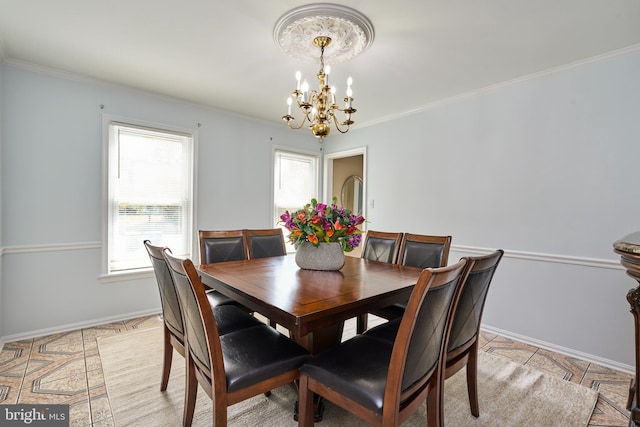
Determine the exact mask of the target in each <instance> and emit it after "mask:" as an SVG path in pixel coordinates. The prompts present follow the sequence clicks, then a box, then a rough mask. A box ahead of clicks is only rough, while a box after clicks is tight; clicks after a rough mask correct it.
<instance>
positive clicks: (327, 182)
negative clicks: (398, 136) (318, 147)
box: [323, 147, 367, 256]
mask: <svg viewBox="0 0 640 427" xmlns="http://www.w3.org/2000/svg"><path fill="white" fill-rule="evenodd" d="M323 176H324V191H323V193H324V198H325V200H326V201H327V202H326V203H330V202H331V201H332V200H333V198H334V197H335V198H337V199H338V205H340V206H345V207H350V208H351V207H360V208H361V213H360V214H361V215H362V216H363V217H365V218H366V217H367V148H366V147H361V148H356V149H353V150H347V151H340V152H337V153H331V154H325V156H324V174H323ZM343 190H344V191H343ZM343 195H344V198H343ZM343 199H344V200H343ZM353 210H354V211H355V209H353ZM362 227H363V228H362V230H363V231H365V230H366V223H364V224H363V225H362ZM361 247H362V245H360V247H359V248H358V249H361ZM358 249H356V250H354V251H353V252H349V253H347V254H348V255H353V256H360V253H359V250H358Z"/></svg>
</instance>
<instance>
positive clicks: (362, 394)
mask: <svg viewBox="0 0 640 427" xmlns="http://www.w3.org/2000/svg"><path fill="white" fill-rule="evenodd" d="M392 350H393V342H388V341H385V340H382V339H379V338H376V337H371V336H367V335H357V336H355V337H354V338H352V339H350V340H347V341H345V342H343V343H342V344H341V345H340V346H338V347H335V348H333V349H330V350H327V351H325V352H324V353H321V354H319V355H318V356H316V357H314V358H312V359H311V360H309V361H308V362H306V363H305V364H304V365H302V367H300V372H302V373H304V374H306V375H308V376H309V377H311V378H313V379H315V380H317V381H319V382H321V383H323V384H324V385H326V386H327V387H330V388H332V389H334V390H335V391H337V392H338V393H340V394H342V395H345V396H347V397H349V398H351V399H352V400H354V401H356V402H358V403H359V404H361V405H363V406H365V407H367V408H369V409H371V410H372V411H374V412H376V413H378V414H382V403H383V400H384V390H385V386H386V383H387V374H388V372H389V361H390V360H391V351H392ZM365 355H366V356H365ZM363 356H365V357H363Z"/></svg>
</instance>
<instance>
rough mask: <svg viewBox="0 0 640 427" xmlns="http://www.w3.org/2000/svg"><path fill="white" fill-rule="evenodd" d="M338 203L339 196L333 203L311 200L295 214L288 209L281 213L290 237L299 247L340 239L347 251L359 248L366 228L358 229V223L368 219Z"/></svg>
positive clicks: (316, 245)
mask: <svg viewBox="0 0 640 427" xmlns="http://www.w3.org/2000/svg"><path fill="white" fill-rule="evenodd" d="M337 202H338V200H337V199H336V198H335V197H334V198H333V203H332V204H331V205H327V204H325V203H318V201H317V200H316V199H311V203H307V204H306V205H305V206H304V208H302V209H299V210H298V211H296V212H294V213H293V214H290V213H289V211H286V212H285V213H284V214H282V215H281V216H280V220H281V221H280V223H282V224H284V226H285V227H286V228H287V230H289V236H287V239H288V240H289V241H290V242H291V243H293V245H294V247H295V248H296V249H298V247H299V246H300V245H301V244H302V243H303V242H309V243H312V244H313V245H314V246H315V247H318V246H319V245H320V243H323V242H324V243H331V242H338V243H340V247H341V248H342V250H343V251H344V252H351V251H352V250H353V249H355V248H357V247H358V245H359V244H360V241H361V240H362V230H360V229H358V225H360V224H362V223H363V222H364V221H365V219H364V218H363V217H362V216H361V215H358V216H356V215H355V214H353V213H352V212H351V211H350V210H349V209H345V208H343V207H340V206H338V205H337Z"/></svg>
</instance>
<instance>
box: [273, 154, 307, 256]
mask: <svg viewBox="0 0 640 427" xmlns="http://www.w3.org/2000/svg"><path fill="white" fill-rule="evenodd" d="M274 158H275V162H274V173H273V176H274V185H273V188H274V189H273V198H274V217H275V221H276V222H277V221H279V220H280V215H282V214H283V213H284V212H285V211H287V210H288V211H289V212H295V211H297V210H298V209H301V208H302V207H303V206H304V205H306V204H307V203H309V202H310V201H311V199H312V198H314V197H315V198H317V197H318V157H317V156H315V155H308V154H302V153H294V152H289V151H282V150H276V151H275V155H274ZM281 226H282V225H281ZM284 233H285V236H286V235H287V233H288V231H287V230H286V229H284ZM287 250H288V251H294V248H293V245H289V244H288V245H287Z"/></svg>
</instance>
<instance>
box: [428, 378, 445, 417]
mask: <svg viewBox="0 0 640 427" xmlns="http://www.w3.org/2000/svg"><path fill="white" fill-rule="evenodd" d="M429 388H430V389H429V391H428V392H427V426H429V427H443V426H444V418H443V414H442V413H443V412H444V405H443V403H444V402H443V401H442V400H441V399H439V393H440V391H439V390H437V388H438V386H437V381H432V383H431V385H429Z"/></svg>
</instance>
